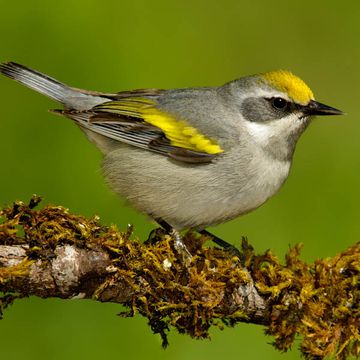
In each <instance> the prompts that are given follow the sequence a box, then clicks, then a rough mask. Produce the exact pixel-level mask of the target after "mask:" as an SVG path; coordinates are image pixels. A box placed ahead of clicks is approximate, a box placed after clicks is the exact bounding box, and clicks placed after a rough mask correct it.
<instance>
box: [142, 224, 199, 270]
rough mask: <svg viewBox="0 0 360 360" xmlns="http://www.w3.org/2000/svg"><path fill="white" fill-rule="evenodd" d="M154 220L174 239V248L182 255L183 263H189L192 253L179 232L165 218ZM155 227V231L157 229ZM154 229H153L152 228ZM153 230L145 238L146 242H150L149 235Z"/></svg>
mask: <svg viewBox="0 0 360 360" xmlns="http://www.w3.org/2000/svg"><path fill="white" fill-rule="evenodd" d="M155 221H156V222H157V223H158V224H159V225H160V226H161V227H162V228H163V229H164V230H165V231H166V232H167V233H168V234H169V235H170V236H171V237H172V238H173V239H174V248H175V250H176V251H177V253H178V254H180V255H181V256H182V258H183V259H184V262H185V263H190V261H191V259H192V255H191V253H190V251H189V250H188V249H187V247H186V245H185V244H184V242H183V240H182V237H181V235H180V233H179V232H178V231H177V230H176V229H174V228H173V227H172V226H171V225H170V224H168V223H167V222H166V221H165V220H163V219H160V218H157V219H155ZM157 230H158V229H156V230H155V231H157ZM153 231H154V230H153ZM153 231H152V232H151V233H150V235H149V239H148V240H146V241H147V242H151V241H152V240H151V237H152V235H153ZM155 241H156V239H155Z"/></svg>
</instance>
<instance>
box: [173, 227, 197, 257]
mask: <svg viewBox="0 0 360 360" xmlns="http://www.w3.org/2000/svg"><path fill="white" fill-rule="evenodd" d="M170 235H171V236H172V238H173V239H174V248H175V250H176V252H177V253H178V254H179V255H180V256H181V258H182V259H183V261H184V263H185V264H190V262H191V259H192V255H191V253H190V251H189V250H188V248H187V247H186V245H185V244H184V242H183V239H182V237H181V235H180V233H179V232H178V231H177V230H175V229H172V230H171V232H170Z"/></svg>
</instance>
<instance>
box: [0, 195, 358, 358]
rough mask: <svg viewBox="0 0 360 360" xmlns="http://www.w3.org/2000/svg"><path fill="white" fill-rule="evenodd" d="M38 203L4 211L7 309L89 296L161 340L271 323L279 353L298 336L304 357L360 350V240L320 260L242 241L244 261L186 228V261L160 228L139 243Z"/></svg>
mask: <svg viewBox="0 0 360 360" xmlns="http://www.w3.org/2000/svg"><path fill="white" fill-rule="evenodd" d="M39 202H40V198H38V197H33V198H32V199H31V201H30V202H29V204H25V203H23V202H15V203H14V204H13V205H12V206H10V207H8V208H5V209H3V210H2V211H1V212H0V216H1V222H0V291H1V292H2V293H3V297H2V299H1V308H2V309H3V308H5V307H6V306H7V305H9V304H10V303H11V302H12V300H14V299H15V298H17V297H26V296H29V295H36V296H40V297H42V298H47V297H60V298H65V299H66V298H73V297H78V298H91V299H94V300H98V301H103V302H116V303H121V304H123V305H125V306H127V307H128V311H127V312H126V313H124V314H123V315H124V316H132V315H134V314H135V313H140V314H141V315H143V316H145V317H147V318H148V322H149V325H150V326H151V328H152V330H153V331H154V333H159V334H160V335H161V337H162V340H163V345H164V346H166V345H167V336H166V335H167V333H168V331H169V330H170V329H171V328H175V329H177V330H178V331H179V332H180V333H183V334H188V335H190V336H191V337H193V338H207V337H209V329H210V327H211V326H217V327H220V328H222V327H223V326H234V325H236V324H237V323H238V322H251V323H256V324H261V325H265V326H266V333H267V334H269V335H272V336H273V337H274V339H275V341H274V345H275V347H276V348H277V349H279V350H281V351H287V350H288V349H290V347H291V345H292V344H293V341H294V339H295V337H296V336H297V335H301V336H302V342H301V352H302V353H303V354H304V355H305V357H306V358H308V359H319V358H324V357H326V356H329V355H334V356H336V357H337V358H338V359H345V358H346V357H347V356H348V355H350V354H351V355H355V356H358V355H359V354H360V286H359V274H360V243H357V244H355V245H353V246H352V247H350V248H349V249H347V250H345V251H344V252H343V253H341V254H338V255H336V256H335V257H333V258H329V259H323V260H317V261H316V262H315V263H314V264H306V263H305V262H304V261H302V260H301V259H300V246H295V247H294V248H292V249H290V250H289V252H288V254H287V255H286V261H285V264H282V263H281V262H280V261H279V260H278V258H277V257H276V256H274V255H273V254H272V253H271V251H267V252H266V253H265V254H263V255H256V254H255V252H254V250H253V248H252V247H251V246H250V245H249V244H248V242H247V241H246V240H244V239H243V242H242V249H241V256H240V258H239V257H237V256H234V254H232V253H231V252H228V251H224V250H222V249H217V248H214V247H205V246H203V245H204V243H205V242H206V240H208V238H207V237H206V236H199V235H197V234H195V233H193V232H188V233H187V234H185V236H184V242H185V243H186V245H187V247H188V249H189V251H190V252H191V254H192V259H191V262H190V263H189V264H188V263H184V261H183V259H182V257H181V256H180V255H179V254H178V253H177V252H176V250H175V249H174V246H173V240H172V238H171V237H170V236H169V235H168V234H166V233H165V232H164V231H161V230H158V231H156V232H155V233H154V234H153V236H152V240H153V241H148V242H145V243H142V242H140V241H139V240H137V239H131V237H132V231H131V230H132V229H131V228H128V229H127V230H126V231H123V232H122V231H119V230H118V229H117V228H116V227H115V226H111V227H105V226H102V225H101V224H100V222H99V219H98V218H97V217H93V218H90V219H88V218H85V217H83V216H77V215H73V214H70V213H69V211H68V210H67V209H65V208H63V207H61V206H51V205H48V206H45V207H44V208H42V209H40V210H37V209H36V207H37V206H38V204H39Z"/></svg>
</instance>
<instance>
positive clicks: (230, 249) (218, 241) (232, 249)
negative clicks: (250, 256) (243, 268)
mask: <svg viewBox="0 0 360 360" xmlns="http://www.w3.org/2000/svg"><path fill="white" fill-rule="evenodd" d="M199 233H200V234H202V235H206V236H209V237H210V238H211V241H213V242H214V243H215V244H216V245H219V246H220V247H221V248H223V249H224V250H225V251H227V252H229V253H230V254H231V255H233V256H236V257H238V258H239V259H241V258H242V256H241V252H240V250H239V249H238V248H237V247H235V246H234V245H232V244H229V243H228V242H226V241H225V240H223V239H220V238H219V237H217V236H216V235H213V234H212V233H211V232H209V231H207V230H201V231H199Z"/></svg>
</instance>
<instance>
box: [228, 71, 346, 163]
mask: <svg viewBox="0 0 360 360" xmlns="http://www.w3.org/2000/svg"><path fill="white" fill-rule="evenodd" d="M222 90H223V91H225V92H226V94H227V97H228V96H229V95H230V97H231V103H232V104H236V106H237V108H238V110H239V111H240V113H241V115H242V118H243V119H244V120H245V122H244V125H245V129H246V130H247V132H248V133H249V135H250V136H251V137H252V138H253V140H254V141H256V142H257V143H258V144H259V145H260V146H262V147H263V148H264V150H266V151H267V152H268V153H269V154H270V155H272V156H274V157H275V158H277V159H281V160H290V159H291V157H292V154H293V152H294V149H295V145H296V142H297V140H298V138H299V136H300V135H301V134H302V133H303V131H304V130H305V129H306V127H307V126H308V124H309V122H310V119H311V118H312V117H313V116H315V115H341V114H342V112H341V111H340V110H337V109H335V108H332V107H330V106H327V105H324V104H321V103H319V102H317V101H315V100H314V95H313V93H312V91H311V90H310V88H309V87H308V86H307V85H306V84H305V83H304V81H303V80H301V79H300V78H298V77H297V76H295V75H294V74H292V73H291V72H289V71H283V70H280V71H272V72H268V73H263V74H259V75H253V76H249V77H244V78H241V79H239V80H235V81H232V82H230V83H228V84H226V85H225V86H224V87H222Z"/></svg>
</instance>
